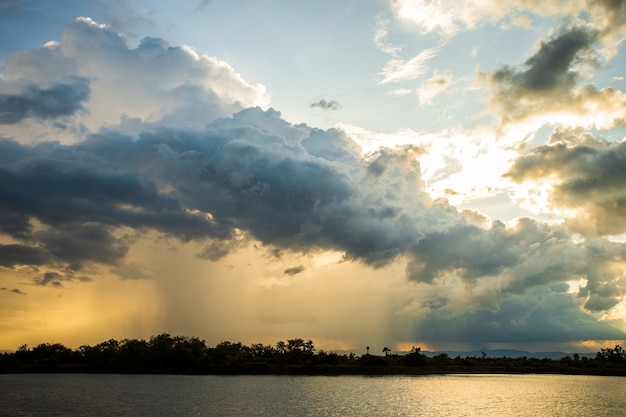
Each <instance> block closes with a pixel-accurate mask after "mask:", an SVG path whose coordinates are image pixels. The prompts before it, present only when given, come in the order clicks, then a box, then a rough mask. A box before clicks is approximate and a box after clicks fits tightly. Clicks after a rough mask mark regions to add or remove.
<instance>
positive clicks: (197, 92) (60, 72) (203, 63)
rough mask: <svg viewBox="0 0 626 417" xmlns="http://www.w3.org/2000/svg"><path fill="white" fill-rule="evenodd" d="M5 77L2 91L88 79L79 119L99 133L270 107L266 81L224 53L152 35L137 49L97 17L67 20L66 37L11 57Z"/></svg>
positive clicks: (192, 122) (36, 130)
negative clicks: (253, 79) (138, 123)
mask: <svg viewBox="0 0 626 417" xmlns="http://www.w3.org/2000/svg"><path fill="white" fill-rule="evenodd" d="M3 75H4V77H5V80H4V81H3V82H2V83H0V92H7V91H11V90H15V89H16V87H17V86H22V85H24V84H26V83H35V84H37V85H42V86H46V85H48V84H50V83H53V82H57V81H58V80H60V79H63V78H64V77H66V76H82V77H85V78H86V79H88V80H89V86H90V89H91V98H90V100H89V101H88V102H86V103H84V107H85V108H86V110H87V112H85V113H83V114H80V115H77V116H76V117H75V118H74V119H73V120H72V122H73V125H74V126H80V125H82V126H85V127H86V128H87V129H89V130H91V131H95V130H97V129H98V128H99V127H100V126H101V125H103V124H117V123H119V122H120V120H121V118H126V119H128V118H131V119H132V118H139V119H141V120H144V121H150V122H159V121H160V120H167V121H168V124H170V125H171V124H172V123H174V121H176V123H178V124H179V125H181V126H196V127H202V126H204V125H206V124H207V123H209V122H211V121H212V120H215V119H216V118H218V117H222V116H229V115H231V114H232V113H234V112H236V111H239V110H241V109H243V108H246V107H250V106H262V107H267V106H268V105H269V97H268V96H267V95H266V93H265V87H264V86H263V85H260V84H256V85H253V84H250V83H248V82H246V81H245V80H244V79H243V78H242V76H241V75H240V74H239V73H237V72H236V71H235V70H234V69H233V68H232V67H231V66H230V65H229V64H228V63H226V62H224V61H222V60H220V59H218V58H215V57H212V56H209V55H206V54H202V53H198V52H196V51H195V50H193V49H192V48H190V47H188V46H185V45H182V46H170V45H169V44H167V42H165V41H163V40H162V39H157V38H145V39H143V40H142V41H141V43H140V44H139V45H138V46H137V47H136V48H131V47H130V46H129V45H128V44H127V41H126V39H125V38H124V37H123V36H121V35H120V34H118V33H117V32H115V31H113V30H111V29H110V28H109V27H107V26H106V25H103V24H98V23H96V22H94V21H93V20H91V19H89V18H78V19H77V20H76V21H75V22H74V23H72V24H69V25H67V26H66V27H65V28H64V29H63V30H62V33H61V39H60V40H59V41H53V42H47V43H46V44H45V46H44V47H42V48H40V49H34V50H30V51H26V52H19V53H16V54H14V55H12V56H10V57H9V58H8V59H7V61H6V63H5V65H4V74H3ZM23 127H24V126H22V128H23ZM14 132H17V131H16V130H15V129H13V130H11V131H10V133H14ZM31 132H32V134H31V135H29V136H30V138H31V139H30V140H32V138H34V137H37V136H39V135H44V136H43V138H45V137H47V136H45V135H47V134H49V130H48V128H45V127H44V128H42V127H41V126H37V125H36V124H33V126H31ZM22 133H23V132H22ZM56 133H57V134H58V131H57V132H56ZM65 133H66V134H67V130H66V132H65ZM21 136H22V137H24V136H25V135H23V134H22V135H21ZM39 137H40V139H41V138H42V136H39ZM56 139H58V136H57V137H56ZM74 140H75V139H74Z"/></svg>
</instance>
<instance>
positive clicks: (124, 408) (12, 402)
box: [0, 374, 626, 417]
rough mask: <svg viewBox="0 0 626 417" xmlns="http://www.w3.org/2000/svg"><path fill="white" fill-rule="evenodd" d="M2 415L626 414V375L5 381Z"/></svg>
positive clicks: (0, 380) (0, 387)
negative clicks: (623, 376)
mask: <svg viewBox="0 0 626 417" xmlns="http://www.w3.org/2000/svg"><path fill="white" fill-rule="evenodd" d="M0 415H2V416H359V417H362V416H481V417H482V416H594V417H597V416H624V415H626V378H620V377H598V376H564V375H434V376H388V377H358V376H340V377H323V376H315V377H307V376H296V377H289V376H177V375H88V374H75V375H72V374H52V375H28V374H27V375H0Z"/></svg>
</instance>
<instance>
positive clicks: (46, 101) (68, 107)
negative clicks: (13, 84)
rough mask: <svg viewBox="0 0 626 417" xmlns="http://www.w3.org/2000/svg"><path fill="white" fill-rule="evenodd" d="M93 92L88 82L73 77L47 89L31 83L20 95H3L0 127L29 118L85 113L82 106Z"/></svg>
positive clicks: (1, 96)
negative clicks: (81, 111) (0, 125)
mask: <svg viewBox="0 0 626 417" xmlns="http://www.w3.org/2000/svg"><path fill="white" fill-rule="evenodd" d="M89 93H90V89H89V81H88V80H87V79H85V78H81V77H71V78H68V79H67V80H65V81H59V82H56V83H53V84H52V85H50V87H48V88H44V89H42V88H40V87H39V86H37V85H35V84H31V85H29V86H27V87H25V88H24V89H23V90H22V91H21V92H20V94H0V124H13V123H19V122H21V121H22V120H24V119H26V118H39V119H55V118H58V117H63V116H71V115H73V114H74V113H76V112H77V111H79V110H84V108H83V106H82V103H83V102H84V101H86V100H87V99H88V98H89Z"/></svg>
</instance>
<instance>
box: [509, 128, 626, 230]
mask: <svg viewBox="0 0 626 417" xmlns="http://www.w3.org/2000/svg"><path fill="white" fill-rule="evenodd" d="M625 167H626V143H624V142H617V143H609V142H607V141H605V140H602V139H597V138H595V137H594V136H593V135H591V134H590V133H588V132H585V131H584V130H582V129H574V130H567V129H556V130H555V131H554V132H553V133H552V135H551V136H550V141H549V142H548V144H547V145H544V146H539V147H536V148H534V149H532V150H531V151H530V152H529V153H528V154H526V155H523V156H520V157H519V158H518V159H517V160H515V161H514V163H513V165H512V166H511V169H510V170H509V172H508V173H507V174H506V176H507V177H508V178H510V179H512V180H513V181H515V182H516V183H519V184H522V183H539V184H541V183H546V182H547V186H548V187H549V188H550V200H549V203H550V204H551V208H552V209H555V210H562V211H564V212H565V214H566V216H567V217H568V224H569V225H570V227H572V228H573V229H574V230H575V231H577V232H579V233H583V234H585V235H589V234H591V235H614V234H621V233H626V214H625V213H626V192H625V191H624V190H625V189H626V168H625Z"/></svg>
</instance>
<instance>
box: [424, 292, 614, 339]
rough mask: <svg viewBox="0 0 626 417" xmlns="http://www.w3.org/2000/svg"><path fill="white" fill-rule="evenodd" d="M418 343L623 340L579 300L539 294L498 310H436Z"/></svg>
mask: <svg viewBox="0 0 626 417" xmlns="http://www.w3.org/2000/svg"><path fill="white" fill-rule="evenodd" d="M414 337H415V338H416V339H417V340H423V341H425V342H426V343H442V342H444V343H445V342H452V343H468V344H471V345H473V346H485V343H486V341H489V342H487V343H522V344H523V343H528V342H549V343H567V342H570V341H574V340H575V341H581V342H582V341H586V340H593V339H597V340H607V339H613V340H620V339H623V338H624V337H625V333H624V332H623V331H622V330H620V323H617V322H612V321H610V320H607V321H603V322H598V321H597V319H596V318H595V317H594V316H593V315H590V314H588V313H585V312H583V311H581V310H580V308H579V306H578V303H577V301H576V298H575V296H572V295H571V294H567V293H558V292H554V291H551V290H548V289H544V288H538V289H535V290H532V291H530V292H529V294H528V295H525V296H512V297H509V298H507V299H506V300H504V301H503V302H501V303H500V304H498V305H497V308H493V309H485V308H477V309H473V308H472V307H471V306H466V308H465V309H463V310H459V309H455V308H454V307H453V306H445V307H443V308H436V309H432V310H431V312H430V313H429V314H427V315H426V316H425V317H423V318H421V319H420V320H419V323H417V324H416V326H415V334H414Z"/></svg>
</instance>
